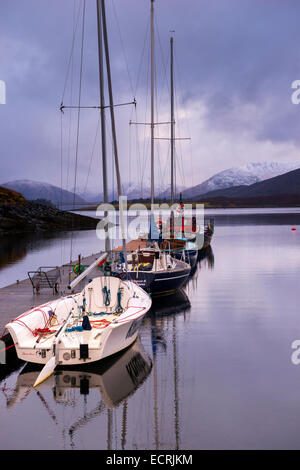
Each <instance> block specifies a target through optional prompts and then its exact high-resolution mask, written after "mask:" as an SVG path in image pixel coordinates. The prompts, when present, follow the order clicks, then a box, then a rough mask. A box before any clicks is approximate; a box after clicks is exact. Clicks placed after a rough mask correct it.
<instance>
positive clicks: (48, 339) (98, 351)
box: [6, 0, 151, 386]
mask: <svg viewBox="0 0 300 470" xmlns="http://www.w3.org/2000/svg"><path fill="white" fill-rule="evenodd" d="M97 25H98V54H99V77H100V110H101V123H102V161H103V188H104V194H105V191H106V187H107V175H106V144H105V115H104V112H105V103H104V87H103V79H104V73H103V41H104V46H105V55H106V68H107V78H108V88H109V95H110V112H111V122H112V134H113V136H114V147H115V161H116V165H115V166H116V172H117V179H118V191H119V197H121V189H120V188H121V184H120V174H119V166H118V156H117V151H116V149H117V145H116V133H115V126H114V114H113V106H114V105H113V99H112V88H111V76H110V62H109V53H108V41H107V30H106V18H105V0H97ZM105 197H106V195H105ZM104 202H105V201H104ZM121 225H122V217H121ZM124 245H125V250H124V253H126V243H125V239H124V236H123V246H124ZM106 250H107V251H106V252H105V253H104V254H102V255H101V256H100V257H99V258H98V259H97V260H96V261H95V262H94V263H92V264H91V265H90V266H89V267H88V268H87V269H86V270H85V271H84V272H83V273H81V274H80V275H79V276H78V277H77V278H76V279H74V280H73V281H72V282H71V284H70V286H69V287H70V290H71V292H74V289H75V287H76V286H77V285H78V284H79V283H81V282H83V280H84V279H87V275H88V274H90V273H91V272H92V270H93V269H94V268H96V266H98V264H99V263H101V262H104V260H105V259H106V257H107V254H108V250H109V239H108V237H106ZM150 307H151V299H150V297H149V295H148V294H147V293H146V292H145V291H144V290H143V289H142V288H141V287H139V286H138V285H137V284H135V283H133V282H131V281H129V280H122V279H120V278H117V277H114V276H112V275H111V274H110V272H109V271H106V272H105V273H104V275H103V276H101V277H95V278H94V279H92V280H90V281H89V282H88V283H87V284H86V285H85V286H84V288H83V289H82V290H81V292H78V293H72V294H71V295H68V296H64V297H61V298H59V299H55V300H53V301H51V302H48V303H46V304H43V305H40V306H38V307H34V308H32V309H30V310H28V311H26V312H24V313H22V314H21V315H20V316H18V317H17V318H15V319H14V320H12V321H10V322H9V323H8V324H7V325H6V329H7V330H8V332H9V333H10V335H11V337H12V339H13V341H14V343H15V347H16V353H17V355H18V357H19V358H20V359H22V360H24V361H28V362H32V363H38V364H43V365H44V367H43V369H42V371H41V372H40V374H39V376H38V377H37V379H36V382H35V384H34V386H37V385H39V384H40V383H41V382H43V381H44V380H45V379H46V378H48V377H49V376H50V375H52V373H53V371H54V369H55V368H56V366H58V365H63V366H64V365H75V364H87V363H91V362H95V361H99V360H101V359H104V358H106V357H108V356H111V355H113V354H115V353H117V352H119V351H121V350H123V349H125V348H127V347H128V346H130V345H131V344H132V343H133V342H134V341H135V340H136V338H137V336H138V333H139V328H140V326H141V322H142V319H143V317H144V316H145V314H146V313H147V312H148V310H149V309H150Z"/></svg>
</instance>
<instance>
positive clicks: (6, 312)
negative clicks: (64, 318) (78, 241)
mask: <svg viewBox="0 0 300 470" xmlns="http://www.w3.org/2000/svg"><path fill="white" fill-rule="evenodd" d="M100 254H101V253H96V254H92V255H90V256H87V257H85V258H81V264H82V265H84V266H89V265H90V264H92V262H93V261H95V260H96V259H97V258H99V256H100ZM77 263H78V259H77V260H75V261H72V262H70V263H68V264H64V265H62V266H59V267H58V269H59V271H60V281H59V293H58V294H57V293H55V292H54V291H53V289H52V288H43V289H41V290H40V291H39V292H35V291H34V290H33V287H32V284H31V282H30V279H29V278H28V279H24V280H22V281H18V282H16V283H15V284H11V285H9V286H6V287H3V288H2V289H0V336H1V334H2V331H3V330H4V327H5V325H6V324H7V323H8V322H9V321H10V320H12V319H13V318H15V317H17V316H18V315H21V313H23V312H26V311H27V310H29V309H31V308H32V307H37V306H38V305H42V304H43V303H46V302H49V301H51V300H53V299H57V298H59V297H61V296H67V295H70V293H71V291H70V289H68V285H69V282H70V281H72V280H73V279H75V277H76V275H75V274H74V273H73V266H74V265H76V264H77ZM52 273H53V270H49V271H47V274H48V275H50V276H51V274H52ZM96 276H99V269H97V268H95V269H94V270H93V272H91V273H90V274H89V275H88V277H89V278H90V279H92V278H93V277H96ZM84 285H85V280H83V281H81V282H80V283H79V284H78V285H77V286H76V288H75V290H74V291H75V292H79V291H81V290H82V289H83V287H84Z"/></svg>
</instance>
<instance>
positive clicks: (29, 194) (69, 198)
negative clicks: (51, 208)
mask: <svg viewBox="0 0 300 470" xmlns="http://www.w3.org/2000/svg"><path fill="white" fill-rule="evenodd" d="M1 186H3V187H4V188H8V189H12V190H13V191H17V192H19V193H21V194H22V195H23V196H24V197H25V198H26V199H28V200H29V201H32V200H36V199H47V200H49V201H51V202H52V203H53V204H54V205H55V206H59V207H60V206H61V202H62V203H63V204H62V208H63V209H65V210H66V209H70V208H72V204H73V200H74V195H73V193H72V192H71V191H66V190H65V189H63V190H61V188H59V187H58V186H54V185H52V184H49V183H42V182H40V181H32V180H27V179H25V180H15V181H9V182H8V183H2V184H1ZM75 203H77V204H78V203H85V200H84V199H83V198H82V197H80V196H78V195H77V194H76V195H75Z"/></svg>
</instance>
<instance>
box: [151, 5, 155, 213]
mask: <svg viewBox="0 0 300 470" xmlns="http://www.w3.org/2000/svg"><path fill="white" fill-rule="evenodd" d="M151 204H154V0H151Z"/></svg>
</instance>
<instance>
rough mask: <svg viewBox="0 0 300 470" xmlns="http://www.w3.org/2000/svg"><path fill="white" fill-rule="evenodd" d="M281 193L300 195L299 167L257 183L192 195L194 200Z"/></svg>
mask: <svg viewBox="0 0 300 470" xmlns="http://www.w3.org/2000/svg"><path fill="white" fill-rule="evenodd" d="M281 195H282V196H283V195H285V196H286V195H293V196H300V169H297V170H293V171H289V172H287V173H285V174H283V175H279V176H275V177H274V178H269V179H267V180H264V181H260V182H259V183H254V184H252V185H250V186H243V185H240V186H234V187H232V188H227V189H219V190H217V191H210V192H208V193H206V194H201V195H199V196H196V197H194V198H193V199H194V200H196V199H198V200H200V199H201V200H208V199H212V198H219V199H220V198H230V199H245V198H261V197H271V196H276V197H277V199H278V196H281Z"/></svg>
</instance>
